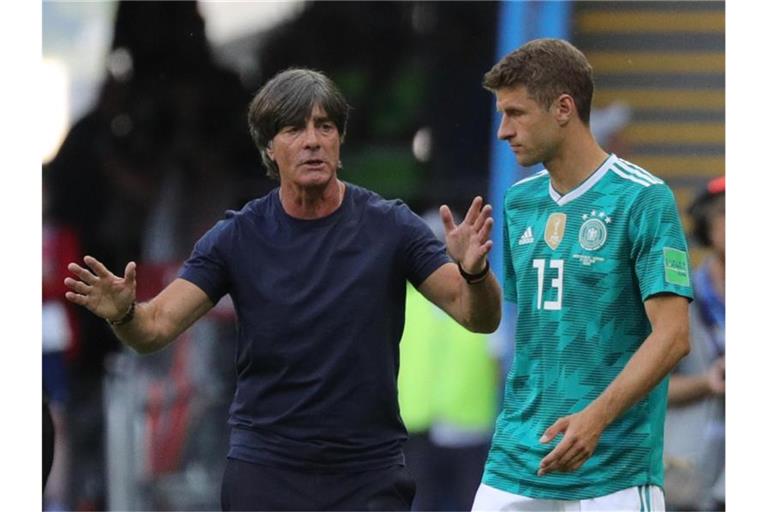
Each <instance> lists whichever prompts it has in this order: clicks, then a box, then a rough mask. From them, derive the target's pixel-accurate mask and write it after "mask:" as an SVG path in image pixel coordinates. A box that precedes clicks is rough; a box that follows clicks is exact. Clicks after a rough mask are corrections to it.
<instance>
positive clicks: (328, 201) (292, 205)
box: [278, 177, 346, 220]
mask: <svg viewBox="0 0 768 512" xmlns="http://www.w3.org/2000/svg"><path fill="white" fill-rule="evenodd" d="M345 190H346V185H345V184H344V182H342V181H341V180H339V179H338V178H336V177H334V178H333V179H331V180H330V181H329V182H328V183H327V184H326V185H324V186H322V187H299V186H295V185H290V184H286V183H281V184H280V190H279V191H278V196H279V197H280V203H281V204H282V205H283V209H284V210H285V213H287V214H288V215H290V216H291V217H295V218H297V219H306V220H310V219H320V218H322V217H327V216H328V215H330V214H332V213H333V212H334V211H336V210H337V209H338V208H339V207H340V206H341V203H342V201H343V200H344V191H345Z"/></svg>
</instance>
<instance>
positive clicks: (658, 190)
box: [629, 185, 693, 300]
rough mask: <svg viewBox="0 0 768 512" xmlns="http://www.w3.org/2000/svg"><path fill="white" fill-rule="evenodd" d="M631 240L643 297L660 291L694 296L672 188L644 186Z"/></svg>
mask: <svg viewBox="0 0 768 512" xmlns="http://www.w3.org/2000/svg"><path fill="white" fill-rule="evenodd" d="M629 230H630V243H631V254H632V261H633V264H634V269H635V276H636V277H637V280H638V283H639V284H640V292H641V295H642V297H643V300H647V299H648V298H650V297H651V296H653V295H656V294H658V293H673V294H676V295H680V296H683V297H687V298H688V299H689V300H692V299H693V288H692V285H691V272H690V259H689V256H688V245H687V244H686V241H685V234H684V232H683V228H682V225H681V223H680V216H679V214H678V212H677V206H676V205H675V198H674V196H673V194H672V191H671V190H670V189H669V187H668V186H666V185H652V186H650V187H647V188H645V189H644V190H643V191H642V192H641V193H640V195H639V196H638V199H637V200H636V201H635V203H634V204H633V206H632V209H631V212H630V225H629Z"/></svg>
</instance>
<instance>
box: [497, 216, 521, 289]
mask: <svg viewBox="0 0 768 512" xmlns="http://www.w3.org/2000/svg"><path fill="white" fill-rule="evenodd" d="M502 232H503V237H502V242H503V243H502V246H501V251H502V256H503V264H504V300H507V301H509V302H514V303H517V282H516V280H515V268H514V266H513V265H512V246H511V245H510V243H509V224H508V223H507V212H506V209H505V211H504V222H503V226H502Z"/></svg>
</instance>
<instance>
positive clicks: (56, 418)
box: [42, 180, 80, 510]
mask: <svg viewBox="0 0 768 512" xmlns="http://www.w3.org/2000/svg"><path fill="white" fill-rule="evenodd" d="M47 185H48V184H47V182H46V181H45V180H44V181H43V257H42V263H43V307H42V321H43V329H42V333H43V361H42V364H43V397H44V398H43V404H44V405H43V409H44V416H43V419H44V427H47V432H48V436H49V437H48V439H47V442H48V443H49V444H50V443H51V439H52V440H53V441H52V442H53V445H52V446H48V447H47V448H45V447H44V453H45V454H46V458H47V462H45V463H44V467H48V471H49V473H48V474H47V477H46V476H44V481H47V484H46V485H45V494H44V500H43V509H44V510H66V509H68V508H69V501H68V490H69V489H68V482H69V474H70V471H69V467H68V464H69V452H70V447H69V443H70V440H69V429H68V425H67V423H68V413H69V402H70V373H71V363H72V361H73V360H74V359H75V358H76V357H77V351H78V348H79V345H78V339H79V336H78V334H79V328H78V324H77V317H76V315H75V311H74V308H73V307H72V305H71V304H69V302H68V301H67V300H66V299H65V298H64V294H65V293H66V291H67V287H66V286H64V281H63V279H64V277H66V276H67V274H68V272H67V263H68V262H69V259H70V258H72V257H77V256H78V255H79V254H80V244H79V242H78V238H77V235H76V234H75V232H74V231H73V230H72V229H71V228H70V227H69V226H67V225H65V224H62V223H59V222H56V221H54V220H52V219H51V217H50V212H49V208H48V206H49V202H48V196H49V194H48V192H47V190H46V189H47ZM46 408H47V411H46ZM46 412H47V413H49V414H50V416H48V415H47V414H46ZM48 419H50V421H51V423H50V424H46V423H45V422H47V421H48ZM51 454H52V456H51ZM49 465H50V466H49Z"/></svg>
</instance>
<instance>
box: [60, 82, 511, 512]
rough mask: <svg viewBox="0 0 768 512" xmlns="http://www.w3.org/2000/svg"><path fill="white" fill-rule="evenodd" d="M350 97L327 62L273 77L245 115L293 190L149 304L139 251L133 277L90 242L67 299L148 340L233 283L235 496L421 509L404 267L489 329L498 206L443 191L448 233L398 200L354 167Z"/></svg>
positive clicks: (245, 217)
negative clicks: (457, 200)
mask: <svg viewBox="0 0 768 512" xmlns="http://www.w3.org/2000/svg"><path fill="white" fill-rule="evenodd" d="M348 112H349V106H348V104H347V103H346V100H345V99H344V97H343V96H342V94H341V93H340V91H339V90H338V89H337V87H336V85H335V84H334V83H333V82H332V81H331V80H330V79H328V78H327V77H326V76H325V75H323V74H322V73H319V72H316V71H312V70H306V69H292V70H287V71H284V72H282V73H280V74H278V75H276V76H275V77H274V78H272V79H271V80H270V81H269V82H268V83H267V84H266V85H264V87H262V88H261V90H260V91H259V92H258V93H257V95H256V97H255V98H254V99H253V101H252V102H251V105H250V108H249V113H248V118H249V124H250V129H251V133H252V135H253V138H254V140H255V142H256V145H257V146H258V148H259V151H260V152H261V155H262V159H263V161H264V164H265V165H266V167H267V170H268V174H269V175H271V176H273V177H275V178H276V179H277V180H278V181H279V187H277V188H276V189H274V190H273V191H271V192H270V193H269V194H267V195H266V196H264V197H261V198H258V199H254V200H253V201H251V202H249V203H248V204H247V205H246V206H245V207H243V208H242V210H240V211H238V212H229V213H228V214H227V215H226V217H225V218H224V219H223V220H221V221H219V222H218V223H217V224H216V225H215V226H213V228H211V229H210V231H208V233H206V234H205V235H204V236H203V237H202V238H201V239H200V240H199V241H198V242H197V244H196V245H195V248H194V250H193V252H192V255H191V256H190V258H189V259H188V260H187V261H186V262H185V263H184V265H183V267H182V268H181V270H180V272H179V277H178V278H177V279H176V280H175V281H173V282H172V283H171V284H170V285H168V287H166V288H165V289H164V290H163V291H161V292H160V293H159V294H158V295H157V296H156V297H154V298H153V299H152V300H150V301H149V302H146V303H141V304H137V303H136V302H135V296H136V294H135V290H136V264H135V263H134V262H129V263H128V264H127V266H126V267H125V273H124V276H123V277H119V276H116V275H114V274H112V273H111V272H110V271H109V270H108V269H107V268H105V267H104V265H102V264H101V263H100V262H99V261H97V260H96V259H95V258H93V257H91V256H86V257H85V258H84V261H85V266H86V267H87V268H86V267H83V266H80V265H78V264H75V263H71V264H70V265H69V269H70V271H71V272H72V273H73V274H74V275H75V276H77V278H78V279H73V278H71V277H70V278H67V279H66V280H65V282H66V284H67V286H68V287H69V288H70V290H71V291H70V292H68V293H67V295H66V296H67V299H69V300H70V301H72V302H74V303H76V304H80V305H82V306H85V307H86V308H88V309H89V310H90V311H91V312H93V313H94V314H96V315H98V316H100V317H102V318H104V319H105V320H107V321H108V322H109V323H110V324H111V325H112V327H113V329H114V332H115V334H116V335H117V336H118V337H119V338H120V339H121V340H122V341H123V342H124V343H125V344H127V345H128V346H130V347H132V348H133V349H135V350H136V351H138V352H141V353H145V352H154V351H156V350H160V349H162V348H163V347H165V346H166V345H168V344H169V343H171V342H172V341H173V340H174V339H175V338H176V337H177V336H178V335H179V334H180V333H181V332H183V331H184V330H185V329H187V328H188V327H189V326H190V325H191V324H192V323H193V322H195V321H196V320H197V319H198V318H200V317H201V316H202V315H204V314H205V313H206V312H207V311H208V310H210V309H211V308H212V307H213V306H214V305H215V304H216V303H217V302H218V301H219V299H221V297H223V296H224V295H226V294H229V295H230V296H231V297H232V300H233V302H234V305H235V310H236V312H237V316H238V339H237V350H236V361H235V364H236V371H237V388H236V391H235V396H234V399H233V401H232V406H231V408H230V420H229V423H230V425H231V427H232V432H231V436H230V448H229V453H228V461H227V466H226V469H225V474H224V477H223V483H222V492H221V500H222V508H223V509H224V510H409V509H410V505H411V501H412V499H413V493H414V489H413V483H412V481H411V479H410V478H409V477H408V476H407V473H406V472H405V470H404V467H403V466H404V460H403V452H402V444H403V442H404V440H405V438H406V431H405V428H404V427H403V424H402V421H401V419H400V416H399V412H398V407H397V393H396V382H397V371H398V366H399V361H398V343H399V340H400V336H401V334H402V331H403V322H404V308H405V303H404V302H405V290H406V281H410V282H411V283H413V285H414V286H416V287H417V288H418V290H419V291H420V292H421V293H422V294H424V295H425V296H426V297H427V298H429V299H430V300H431V301H432V302H434V303H435V304H437V305H438V306H440V307H441V308H442V309H444V310H445V311H446V312H447V313H449V314H450V315H451V316H452V317H453V318H455V319H456V320H457V321H458V322H459V323H461V324H462V325H463V326H465V327H466V328H468V329H470V330H473V331H478V332H492V331H494V330H495V329H496V327H497V326H498V323H499V320H500V315H501V290H500V287H499V285H498V283H497V282H496V279H495V278H494V277H493V275H492V274H491V273H490V272H489V270H488V262H487V254H488V251H489V250H490V249H491V241H490V240H489V239H488V234H489V231H490V228H491V225H492V222H493V221H492V217H491V209H490V206H489V205H486V206H482V198H480V197H476V198H475V199H474V200H473V202H472V204H471V206H470V207H469V209H468V211H467V214H466V216H465V218H464V220H463V222H461V223H460V224H459V225H455V224H454V221H453V217H452V214H451V212H450V210H449V209H448V207H447V206H443V207H442V210H441V214H442V219H443V224H444V227H445V230H446V244H445V245H443V244H442V243H441V242H439V241H438V240H437V239H436V238H435V236H434V235H433V233H432V232H431V231H430V229H429V227H428V226H427V225H426V223H424V222H423V221H422V220H421V219H420V218H419V217H417V216H416V215H415V214H414V213H413V212H412V211H411V210H410V209H409V208H408V207H407V206H405V205H404V204H403V203H402V202H400V201H390V200H384V199H383V198H381V197H380V196H378V195H377V194H375V193H373V192H371V191H368V190H366V189H364V188H361V187H358V186H355V185H353V184H351V183H346V182H344V181H342V180H340V179H339V177H338V174H337V172H338V169H339V168H340V167H341V161H340V147H341V144H342V141H343V138H344V134H345V131H346V122H347V115H348ZM446 246H447V252H448V254H450V255H451V256H452V257H453V258H454V260H455V261H456V263H454V262H451V261H450V260H449V258H448V255H447V254H446ZM457 263H458V264H457Z"/></svg>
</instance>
